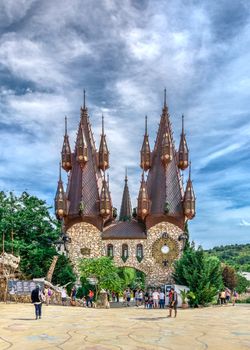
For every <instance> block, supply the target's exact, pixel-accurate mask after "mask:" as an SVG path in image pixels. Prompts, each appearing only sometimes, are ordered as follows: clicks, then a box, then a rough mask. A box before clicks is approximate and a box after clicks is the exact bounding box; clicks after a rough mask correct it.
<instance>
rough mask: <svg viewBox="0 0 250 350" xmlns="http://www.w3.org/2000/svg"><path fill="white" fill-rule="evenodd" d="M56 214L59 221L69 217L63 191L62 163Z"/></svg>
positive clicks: (56, 197) (56, 199)
mask: <svg viewBox="0 0 250 350" xmlns="http://www.w3.org/2000/svg"><path fill="white" fill-rule="evenodd" d="M55 213H56V217H57V219H59V220H61V219H62V218H63V217H64V216H66V215H67V198H66V195H65V193H64V189H63V182H62V177H61V163H60V165H59V180H58V185H57V191H56V196H55Z"/></svg>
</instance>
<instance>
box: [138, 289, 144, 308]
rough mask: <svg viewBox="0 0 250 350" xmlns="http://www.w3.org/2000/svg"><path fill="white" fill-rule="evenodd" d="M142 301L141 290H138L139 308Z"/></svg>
mask: <svg viewBox="0 0 250 350" xmlns="http://www.w3.org/2000/svg"><path fill="white" fill-rule="evenodd" d="M142 301H143V290H142V289H140V291H139V306H141V305H142Z"/></svg>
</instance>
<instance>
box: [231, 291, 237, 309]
mask: <svg viewBox="0 0 250 350" xmlns="http://www.w3.org/2000/svg"><path fill="white" fill-rule="evenodd" d="M237 299H238V293H237V292H236V290H235V289H234V290H233V295H232V303H233V306H235V302H236V300H237Z"/></svg>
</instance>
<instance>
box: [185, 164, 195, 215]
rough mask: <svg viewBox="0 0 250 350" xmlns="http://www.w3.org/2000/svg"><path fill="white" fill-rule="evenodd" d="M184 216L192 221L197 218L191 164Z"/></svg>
mask: <svg viewBox="0 0 250 350" xmlns="http://www.w3.org/2000/svg"><path fill="white" fill-rule="evenodd" d="M183 205H184V214H185V216H186V217H187V219H189V220H191V219H193V218H194V216H195V194H194V189H193V184H192V181H191V163H190V165H189V177H188V181H187V186H186V190H185V194H184V200H183Z"/></svg>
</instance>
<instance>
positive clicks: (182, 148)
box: [178, 115, 188, 170]
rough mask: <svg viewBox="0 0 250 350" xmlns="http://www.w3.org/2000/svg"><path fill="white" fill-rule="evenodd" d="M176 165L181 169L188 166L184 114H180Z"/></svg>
mask: <svg viewBox="0 0 250 350" xmlns="http://www.w3.org/2000/svg"><path fill="white" fill-rule="evenodd" d="M178 167H179V168H180V169H181V170H185V169H186V168H187V167H188V146H187V141H186V135H185V133H184V115H182V130H181V139H180V145H179V151H178Z"/></svg>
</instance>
